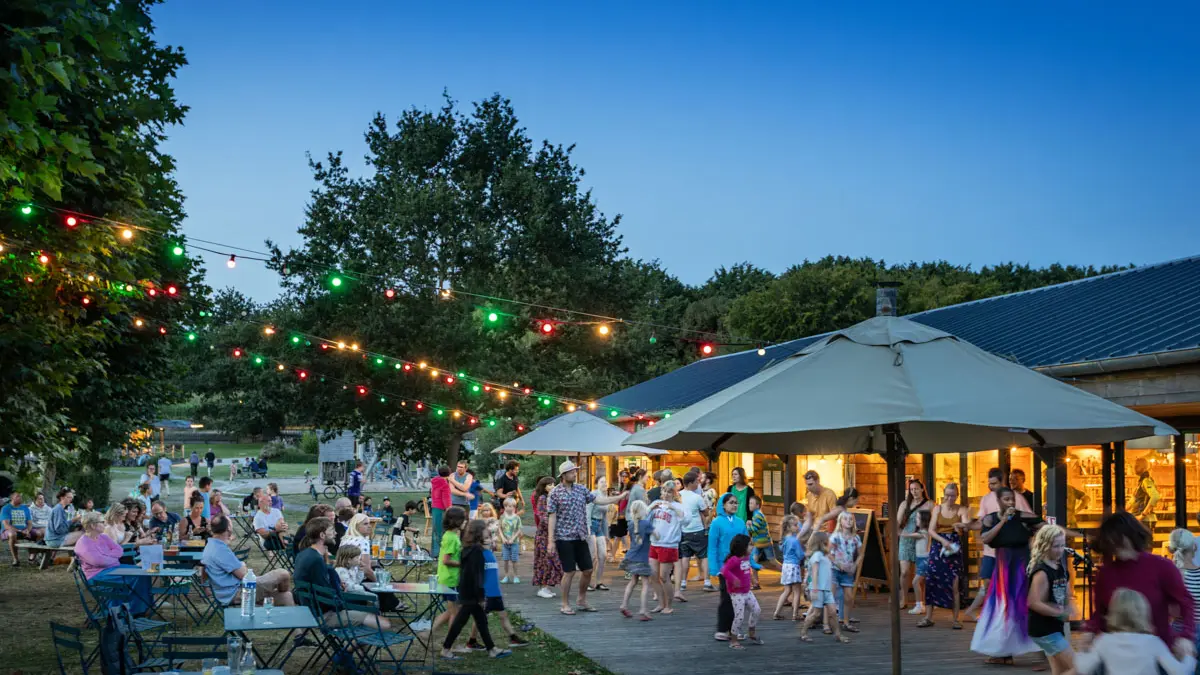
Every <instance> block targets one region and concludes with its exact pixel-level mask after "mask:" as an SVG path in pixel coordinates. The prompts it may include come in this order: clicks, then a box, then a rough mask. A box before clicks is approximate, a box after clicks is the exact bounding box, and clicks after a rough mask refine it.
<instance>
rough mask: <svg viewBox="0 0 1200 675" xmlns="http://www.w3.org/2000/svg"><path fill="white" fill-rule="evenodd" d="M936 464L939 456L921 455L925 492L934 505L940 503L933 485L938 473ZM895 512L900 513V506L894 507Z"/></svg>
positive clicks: (922, 480)
mask: <svg viewBox="0 0 1200 675" xmlns="http://www.w3.org/2000/svg"><path fill="white" fill-rule="evenodd" d="M936 462H937V455H921V482H922V483H924V484H925V492H926V494H928V495H929V498H930V499H932V500H933V501H934V503H937V502H938V499H937V497H936V496H935V495H936V493H937V488H936V487H934V485H933V481H934V478H935V473H936V472H935V471H934V469H935V464H936ZM906 489H907V488H906ZM904 498H905V499H908V495H904ZM894 510H895V511H897V512H898V511H899V510H900V505H899V504H897V505H896V506H895V507H894Z"/></svg>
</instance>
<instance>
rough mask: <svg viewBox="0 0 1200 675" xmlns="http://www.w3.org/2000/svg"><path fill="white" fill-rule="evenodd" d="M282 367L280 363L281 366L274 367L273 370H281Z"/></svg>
mask: <svg viewBox="0 0 1200 675" xmlns="http://www.w3.org/2000/svg"><path fill="white" fill-rule="evenodd" d="M283 367H284V366H283V364H282V363H281V364H279V365H277V366H275V370H283Z"/></svg>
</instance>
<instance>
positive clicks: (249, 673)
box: [238, 640, 254, 675]
mask: <svg viewBox="0 0 1200 675" xmlns="http://www.w3.org/2000/svg"><path fill="white" fill-rule="evenodd" d="M238 673H239V675H254V643H253V642H250V641H249V640H247V641H246V646H245V647H244V648H243V649H242V662H241V664H240V668H238Z"/></svg>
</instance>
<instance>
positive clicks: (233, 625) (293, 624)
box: [225, 606, 317, 673]
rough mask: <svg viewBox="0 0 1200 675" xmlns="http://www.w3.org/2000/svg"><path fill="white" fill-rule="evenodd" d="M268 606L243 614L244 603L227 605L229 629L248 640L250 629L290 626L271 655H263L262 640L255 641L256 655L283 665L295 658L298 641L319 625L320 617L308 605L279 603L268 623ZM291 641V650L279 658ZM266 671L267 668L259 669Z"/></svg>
mask: <svg viewBox="0 0 1200 675" xmlns="http://www.w3.org/2000/svg"><path fill="white" fill-rule="evenodd" d="M266 621H267V615H266V610H264V609H263V608H262V607H255V608H254V614H253V615H251V616H242V608H241V607H226V608H225V632H226V633H233V634H235V635H237V636H238V637H240V638H242V640H243V641H245V640H248V639H249V637H248V636H247V633H249V632H252V631H262V630H286V631H287V634H286V635H284V636H283V640H281V641H280V642H279V644H278V645H276V647H275V651H274V652H272V653H271V656H270V657H268V658H263V656H262V654H260V653H259V651H258V640H254V641H253V650H254V658H256V659H258V662H259V663H261V664H262V665H264V666H268V667H274V668H279V669H281V670H282V669H283V667H284V665H286V664H287V662H288V660H289V659H291V658H292V652H294V651H296V644H297V643H298V642H300V641H301V640H303V639H304V637H305V636H307V635H308V633H309V632H311V631H312V630H313V629H315V628H316V627H317V619H316V617H314V616H313V613H312V610H310V609H309V608H307V607H300V606H296V607H276V608H274V609H272V610H271V622H270V623H267V622H266ZM296 631H300V634H299V635H297V636H296V638H295V640H293V639H292V635H293V634H295V632H296ZM288 643H291V644H292V646H291V648H290V649H288V651H287V654H284V656H283V658H282V659H281V660H279V661H276V659H278V658H279V653H280V652H281V651H282V650H283V648H284V647H286V646H287V645H288ZM256 672H259V673H262V672H264V671H262V670H258V671H256Z"/></svg>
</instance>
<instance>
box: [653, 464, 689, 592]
mask: <svg viewBox="0 0 1200 675" xmlns="http://www.w3.org/2000/svg"><path fill="white" fill-rule="evenodd" d="M678 485H679V484H678V483H676V482H675V481H673V480H668V481H667V482H665V483H663V486H662V489H661V490H660V492H659V498H658V499H657V500H655V502H654V503H653V504H651V505H650V519H651V520H652V521H653V522H654V530H653V532H652V533H651V535H650V569H651V573H652V574H651V580H652V582H653V583H654V587H655V588H656V589H658V606H657V607H655V608H654V609H652V610H650V611H651V612H654V613H658V612H662V613H663V614H673V613H674V612H675V610H674V609H671V599H672V597H673V590H672V588H671V581H670V574H671V572H672V571H674V572H675V573H676V574H679V569H678V568H679V542H680V540H681V539H682V538H683V519H684V516H685V514H684V512H683V505H682V504H680V503H679V501H678V500H679V496H678V489H679V488H678Z"/></svg>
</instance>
